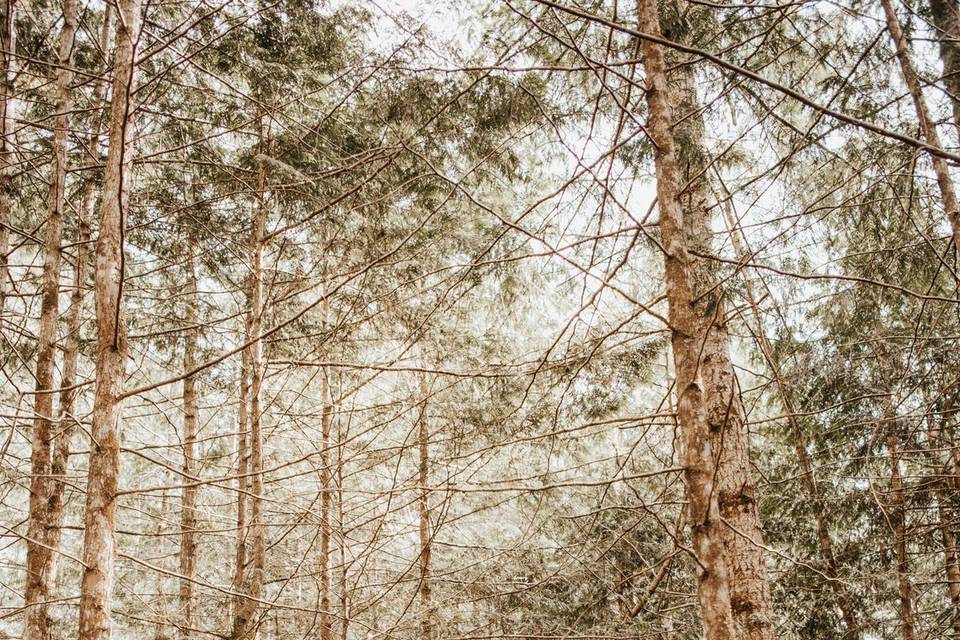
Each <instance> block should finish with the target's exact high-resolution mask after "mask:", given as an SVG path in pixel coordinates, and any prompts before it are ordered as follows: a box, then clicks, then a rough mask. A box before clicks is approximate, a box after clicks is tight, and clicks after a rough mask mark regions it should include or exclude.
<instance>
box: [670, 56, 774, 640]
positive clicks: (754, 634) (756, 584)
mask: <svg viewBox="0 0 960 640" xmlns="http://www.w3.org/2000/svg"><path fill="white" fill-rule="evenodd" d="M671 66H672V67H673V69H674V70H673V71H672V72H671V73H670V83H671V89H672V90H673V98H674V100H675V104H676V107H677V112H676V115H677V117H678V118H679V124H678V125H677V126H676V127H675V128H674V139H675V141H676V149H677V162H678V164H679V171H680V175H679V179H680V182H681V183H682V184H685V185H686V188H685V189H683V191H682V192H681V193H680V195H679V197H680V206H681V207H682V209H683V214H684V216H685V218H684V225H685V230H686V235H687V246H688V247H689V249H690V251H691V252H693V253H694V254H697V255H698V256H699V257H694V258H692V261H691V273H692V278H693V288H694V295H695V300H696V302H694V306H693V311H694V314H695V316H696V319H697V322H698V323H699V327H698V330H697V334H698V335H701V336H704V342H703V347H702V350H701V355H700V375H701V380H702V383H703V391H704V406H705V411H706V415H707V422H708V426H709V430H710V433H711V434H712V438H713V442H712V447H713V451H714V455H715V456H716V457H717V458H718V463H717V467H716V487H715V488H716V492H717V503H718V507H719V510H720V516H721V517H722V518H723V519H724V520H725V521H726V524H727V525H729V526H724V527H721V528H720V537H721V539H722V540H723V546H724V550H725V556H726V559H727V563H728V565H729V570H730V585H731V607H732V609H733V615H734V618H735V620H736V622H737V625H738V628H739V629H740V634H741V637H742V638H747V639H749V640H769V639H771V638H773V637H775V633H774V628H773V616H772V613H771V607H770V595H769V590H768V588H767V570H766V565H765V563H764V558H763V530H762V528H761V526H760V517H759V514H758V512H757V490H756V486H755V485H754V482H753V473H752V471H751V468H750V450H749V433H748V431H747V425H746V420H745V413H744V410H743V404H742V402H741V400H740V393H739V389H738V386H737V380H736V376H735V374H734V370H733V363H732V362H731V361H730V335H729V333H728V331H727V324H726V323H727V319H726V315H725V311H724V299H723V298H724V296H723V290H722V288H721V287H720V286H719V285H720V282H719V278H718V277H717V270H716V263H714V262H713V261H712V260H710V258H709V256H713V255H714V248H713V232H712V228H713V224H712V223H713V220H712V218H713V212H712V206H711V197H710V185H709V181H708V180H707V176H706V171H707V170H708V167H709V163H708V159H707V157H706V154H705V152H704V146H703V140H704V126H703V117H702V115H701V113H700V104H699V100H698V98H697V93H696V84H695V78H694V72H693V67H692V66H691V65H689V64H684V65H679V66H676V65H671Z"/></svg>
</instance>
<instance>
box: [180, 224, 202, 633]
mask: <svg viewBox="0 0 960 640" xmlns="http://www.w3.org/2000/svg"><path fill="white" fill-rule="evenodd" d="M187 247H188V249H187V250H188V252H189V255H188V256H187V283H186V287H185V291H184V295H185V296H186V313H185V317H184V321H185V322H186V324H187V330H186V332H184V335H183V371H184V372H185V373H186V372H189V371H192V370H193V369H194V367H196V365H197V333H198V331H199V329H198V328H197V325H198V322H199V317H198V312H197V307H198V305H199V299H198V294H197V256H196V252H197V247H196V241H195V234H194V233H193V231H192V230H189V229H188V230H187ZM199 411H200V410H199V406H198V402H197V390H196V377H195V376H193V375H188V376H186V377H185V378H184V379H183V477H184V482H185V483H186V485H185V486H184V488H183V494H182V497H181V504H180V576H181V577H180V590H179V591H180V593H179V596H180V621H179V624H180V637H181V638H183V639H184V640H186V639H187V638H189V637H190V636H191V635H192V629H193V576H194V570H195V566H196V554H197V542H196V529H197V492H198V490H199V486H198V485H196V484H194V479H195V478H196V474H197V472H198V469H197V462H196V459H197V458H196V446H197V421H198V415H199Z"/></svg>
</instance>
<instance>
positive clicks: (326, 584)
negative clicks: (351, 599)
mask: <svg viewBox="0 0 960 640" xmlns="http://www.w3.org/2000/svg"><path fill="white" fill-rule="evenodd" d="M327 313H328V308H327V302H326V297H324V302H323V315H324V324H326V318H327ZM322 376H323V380H322V381H321V387H322V388H321V391H320V393H321V394H322V395H323V413H322V415H321V418H320V429H321V433H320V446H321V450H320V492H321V493H320V640H331V638H332V635H333V616H332V612H331V610H330V498H331V495H330V493H331V489H332V487H331V484H330V413H331V406H330V371H329V370H328V369H326V368H324V371H323V374H322Z"/></svg>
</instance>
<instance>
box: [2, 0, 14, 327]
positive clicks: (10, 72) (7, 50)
mask: <svg viewBox="0 0 960 640" xmlns="http://www.w3.org/2000/svg"><path fill="white" fill-rule="evenodd" d="M2 2H3V5H2V6H3V21H2V23H0V56H2V58H0V62H2V65H3V67H2V69H0V74H2V77H0V129H2V131H0V134H2V136H0V316H2V315H3V311H4V307H5V305H6V293H7V279H8V274H7V263H8V256H7V252H8V251H9V250H10V249H9V247H10V226H9V225H10V210H11V208H12V203H13V176H14V174H15V173H16V157H15V155H14V149H15V148H16V140H15V138H14V130H15V129H14V127H15V124H14V96H15V94H16V91H15V87H14V76H15V75H16V71H17V67H16V64H17V58H16V51H17V30H16V17H17V0H2Z"/></svg>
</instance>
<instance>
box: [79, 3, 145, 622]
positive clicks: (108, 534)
mask: <svg viewBox="0 0 960 640" xmlns="http://www.w3.org/2000/svg"><path fill="white" fill-rule="evenodd" d="M139 31H140V0H120V2H119V15H118V19H117V48H116V53H115V55H114V61H113V98H112V104H111V109H110V144H109V150H108V152H107V163H106V176H105V179H104V188H103V203H102V205H101V208H100V237H99V239H98V240H97V250H96V256H97V257H96V269H95V271H94V300H95V303H96V318H97V365H96V380H97V387H96V392H95V394H94V401H93V425H92V427H91V443H90V463H89V472H88V480H87V500H86V514H85V515H84V536H83V563H84V571H83V581H82V583H81V586H80V633H79V638H80V640H110V638H111V635H112V626H113V625H112V616H111V605H112V592H113V564H114V542H115V540H114V537H115V533H114V518H115V515H116V500H117V498H116V493H117V476H118V475H119V472H120V413H121V406H122V398H123V377H124V368H125V361H126V357H127V331H126V327H125V321H124V317H123V306H122V294H123V233H124V222H125V218H126V210H127V203H128V193H127V183H128V180H129V176H130V168H131V165H132V163H131V161H130V160H131V158H130V156H131V153H132V150H133V149H132V146H133V145H132V139H133V135H132V134H133V111H134V107H133V99H132V91H133V86H134V78H135V75H136V49H137V46H136V43H137V40H138V39H139Z"/></svg>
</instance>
